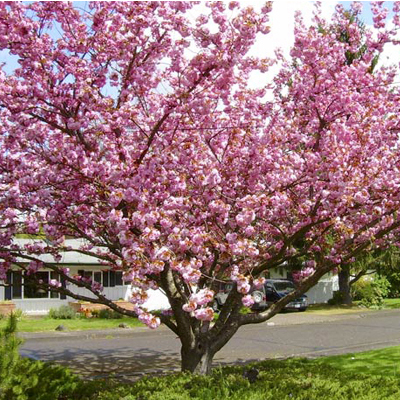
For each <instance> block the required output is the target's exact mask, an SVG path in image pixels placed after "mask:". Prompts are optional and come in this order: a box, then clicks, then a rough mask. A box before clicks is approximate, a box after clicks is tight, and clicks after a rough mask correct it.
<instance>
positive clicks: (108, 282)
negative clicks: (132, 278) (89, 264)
mask: <svg viewBox="0 0 400 400" xmlns="http://www.w3.org/2000/svg"><path fill="white" fill-rule="evenodd" d="M78 274H79V275H80V276H83V277H84V278H90V279H92V280H93V281H94V282H98V283H101V284H102V285H103V287H115V286H123V285H124V282H123V280H122V271H110V270H107V271H94V272H93V271H84V270H83V269H80V270H78Z"/></svg>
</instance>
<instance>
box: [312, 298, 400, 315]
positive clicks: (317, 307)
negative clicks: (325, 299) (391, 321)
mask: <svg viewBox="0 0 400 400" xmlns="http://www.w3.org/2000/svg"><path fill="white" fill-rule="evenodd" d="M396 308H400V299H384V300H383V307H382V309H396ZM371 310H376V309H374V308H365V307H360V306H359V305H358V302H354V303H353V304H352V305H351V306H346V305H332V306H331V305H329V304H311V305H310V306H309V307H308V309H307V311H306V313H313V314H319V315H329V314H348V313H354V312H360V311H362V312H364V311H366V312H367V311H371Z"/></svg>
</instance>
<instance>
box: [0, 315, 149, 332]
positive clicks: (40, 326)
mask: <svg viewBox="0 0 400 400" xmlns="http://www.w3.org/2000/svg"><path fill="white" fill-rule="evenodd" d="M6 323H7V320H6V319H5V318H4V319H1V320H0V329H2V328H4V327H5V326H6ZM121 323H125V324H127V325H128V326H129V327H131V328H132V327H136V326H144V325H143V324H142V323H141V322H139V321H138V320H137V319H136V318H129V317H124V318H121V319H100V318H88V319H83V318H82V319H81V318H76V319H50V318H47V317H41V318H38V317H36V318H30V317H22V318H21V319H20V321H19V322H18V331H20V332H45V331H54V330H55V328H56V327H57V326H58V325H64V326H65V327H66V328H67V329H68V330H71V331H79V330H87V329H112V328H117V327H118V325H119V324H121Z"/></svg>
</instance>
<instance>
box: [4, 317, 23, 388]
mask: <svg viewBox="0 0 400 400" xmlns="http://www.w3.org/2000/svg"><path fill="white" fill-rule="evenodd" d="M16 330H17V317H16V316H15V315H14V314H13V313H11V315H10V316H9V317H8V321H7V325H6V327H5V328H3V329H2V330H1V331H0V395H1V393H2V392H3V391H4V388H6V387H8V386H9V385H10V381H11V380H12V377H13V375H14V372H15V371H16V370H17V363H18V361H19V354H18V347H19V345H20V344H21V343H22V340H21V339H18V338H17V336H16V334H15V333H16Z"/></svg>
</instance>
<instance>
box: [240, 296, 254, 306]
mask: <svg viewBox="0 0 400 400" xmlns="http://www.w3.org/2000/svg"><path fill="white" fill-rule="evenodd" d="M242 303H243V305H244V306H245V307H251V306H252V305H253V304H254V299H253V297H252V296H251V295H250V294H247V295H246V296H243V297H242Z"/></svg>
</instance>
